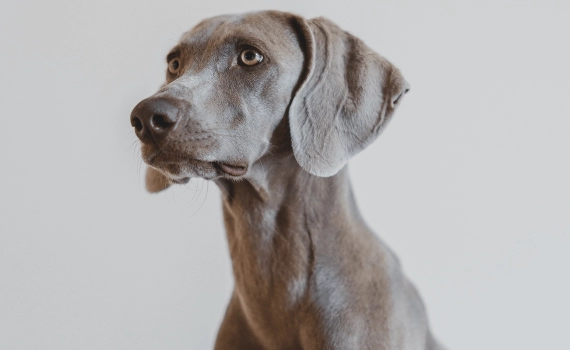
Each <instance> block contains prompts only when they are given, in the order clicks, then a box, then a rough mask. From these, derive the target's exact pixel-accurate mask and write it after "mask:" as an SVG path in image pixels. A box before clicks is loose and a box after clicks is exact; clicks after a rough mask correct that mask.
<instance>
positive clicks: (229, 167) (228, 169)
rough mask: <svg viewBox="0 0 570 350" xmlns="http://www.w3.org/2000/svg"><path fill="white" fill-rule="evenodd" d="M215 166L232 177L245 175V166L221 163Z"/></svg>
mask: <svg viewBox="0 0 570 350" xmlns="http://www.w3.org/2000/svg"><path fill="white" fill-rule="evenodd" d="M217 165H218V168H219V169H220V170H221V171H223V172H224V173H226V174H229V175H232V176H242V175H244V174H245V173H247V166H246V165H238V164H229V163H222V162H218V163H217Z"/></svg>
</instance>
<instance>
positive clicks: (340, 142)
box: [289, 17, 409, 177]
mask: <svg viewBox="0 0 570 350" xmlns="http://www.w3.org/2000/svg"><path fill="white" fill-rule="evenodd" d="M293 22H294V27H295V29H296V30H297V32H298V33H299V34H300V38H299V39H300V42H301V45H302V46H303V50H304V55H305V63H304V64H305V66H304V71H303V74H302V77H301V81H300V83H299V88H298V90H297V92H296V94H295V96H294V98H293V101H292V102H291V106H290V109H289V127H290V129H291V142H292V147H293V153H294V155H295V158H296V159H297V162H298V163H299V164H300V165H301V167H302V168H303V169H305V170H306V171H307V172H309V173H311V174H313V175H316V176H323V177H326V176H332V175H334V174H336V173H337V172H338V171H339V170H340V169H341V168H342V167H343V166H344V165H345V164H346V162H347V161H348V159H349V158H351V157H352V156H354V155H355V154H357V153H358V152H360V151H361V150H363V149H364V148H365V147H366V146H368V144H370V143H371V142H372V141H374V140H375V139H376V137H378V135H380V133H381V131H382V130H383V129H384V127H385V126H386V123H387V122H388V121H389V119H390V117H391V116H392V114H393V113H394V110H395V108H396V107H397V105H398V104H399V103H400V101H401V99H402V96H403V95H404V94H405V93H406V92H408V90H409V85H408V83H407V82H406V81H405V80H404V78H403V76H402V74H401V73H400V71H399V70H398V69H397V68H396V67H394V66H393V65H392V64H391V63H390V62H388V60H386V59H385V58H383V57H381V56H380V55H378V54H377V53H375V52H374V51H372V50H371V49H370V48H369V47H368V46H366V45H365V44H364V43H363V42H362V41H361V40H359V39H358V38H356V37H354V36H352V35H350V34H349V33H347V32H345V31H343V30H342V29H340V28H339V27H338V26H337V25H336V24H334V23H332V22H331V21H329V20H327V19H324V18H316V19H312V20H305V19H303V18H300V17H295V19H294V21H293Z"/></svg>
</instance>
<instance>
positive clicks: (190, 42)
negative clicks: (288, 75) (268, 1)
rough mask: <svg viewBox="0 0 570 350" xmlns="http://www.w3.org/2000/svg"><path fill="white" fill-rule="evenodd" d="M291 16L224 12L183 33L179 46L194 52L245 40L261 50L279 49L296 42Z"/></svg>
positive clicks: (268, 13) (269, 12) (271, 12)
mask: <svg viewBox="0 0 570 350" xmlns="http://www.w3.org/2000/svg"><path fill="white" fill-rule="evenodd" d="M289 18H290V15H289V14H287V13H284V12H278V11H262V12H253V13H245V14H237V15H222V16H216V17H212V18H208V19H205V20H203V21H201V22H200V23H198V24H197V25H196V26H195V27H193V28H192V29H190V30H189V31H188V32H186V33H184V34H183V35H182V37H181V39H180V42H179V46H180V47H182V48H188V49H190V50H192V51H194V52H196V51H202V52H203V51H205V50H206V49H207V48H208V47H218V48H219V47H222V46H224V45H228V44H234V43H242V42H243V43H244V44H250V45H253V46H256V45H261V46H263V47H260V49H263V48H265V49H269V50H272V51H274V50H279V49H280V48H282V47H288V46H292V45H294V42H295V39H296V36H295V33H294V31H293V28H292V26H291V24H290V23H289Z"/></svg>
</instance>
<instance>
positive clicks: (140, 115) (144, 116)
mask: <svg viewBox="0 0 570 350" xmlns="http://www.w3.org/2000/svg"><path fill="white" fill-rule="evenodd" d="M178 112H179V109H178V107H177V106H176V105H175V104H174V103H173V102H172V101H170V100H169V99H166V98H163V97H162V98H161V97H149V98H147V99H145V100H142V101H141V102H140V103H139V104H138V105H136V106H135V108H134V109H133V111H132V113H131V125H132V126H133V127H134V128H135V134H136V135H137V137H138V138H139V139H140V140H141V141H142V142H143V143H151V142H153V141H154V142H160V141H161V140H162V139H164V138H165V137H166V136H167V135H168V133H170V132H171V131H172V130H174V128H175V127H176V125H177V123H178Z"/></svg>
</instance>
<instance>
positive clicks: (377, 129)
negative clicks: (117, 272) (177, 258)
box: [131, 11, 442, 350]
mask: <svg viewBox="0 0 570 350" xmlns="http://www.w3.org/2000/svg"><path fill="white" fill-rule="evenodd" d="M244 48H255V49H256V50H258V51H259V52H260V53H262V54H263V61H262V62H261V63H260V64H258V65H256V66H253V67H246V66H243V65H240V64H239V61H238V56H239V55H240V52H241V50H244ZM172 53H173V56H172V55H171V57H176V58H178V59H179V62H180V68H179V71H177V72H176V74H172V73H170V72H167V82H166V84H165V85H164V86H163V87H162V88H161V89H160V90H159V91H158V92H157V93H156V94H155V95H153V96H151V97H150V98H148V99H146V100H144V101H142V102H141V103H140V104H139V105H137V107H135V109H134V110H133V115H132V117H131V118H132V120H134V121H132V122H133V125H135V126H136V127H137V125H138V128H139V129H140V130H139V129H137V130H139V131H140V132H139V133H138V134H137V135H139V137H141V140H143V144H142V148H141V150H142V155H143V159H144V160H145V162H147V163H148V164H149V165H150V167H149V168H148V171H147V178H146V181H147V189H148V190H149V191H151V192H158V191H160V190H163V189H165V188H167V187H168V186H169V185H170V184H171V183H180V182H185V181H187V179H188V178H190V177H203V178H205V179H209V180H213V181H214V182H215V183H216V184H217V185H218V186H219V187H220V189H221V190H222V193H223V212H224V220H225V227H226V231H227V239H228V242H229V250H230V255H231V260H232V266H233V272H234V277H235V289H234V292H233V295H232V297H231V300H230V304H229V306H228V309H227V312H226V315H225V318H224V320H223V322H222V325H221V328H220V330H219V333H218V336H217V340H216V345H215V348H216V349H398V350H402V349H405V350H407V349H409V350H412V349H426V350H427V349H429V350H435V349H442V347H441V346H439V345H438V344H437V343H436V342H435V341H434V339H433V337H432V335H431V333H430V331H429V327H428V321H427V317H426V313H425V309H424V306H423V303H422V301H421V299H420V297H419V295H418V293H417V291H416V289H415V288H414V287H413V286H412V285H411V284H410V282H408V280H407V279H406V278H405V276H404V275H403V273H402V270H401V268H400V265H399V262H398V260H397V258H396V257H395V256H394V254H393V253H392V252H391V251H390V250H389V248H388V247H387V246H386V245H385V244H384V243H383V242H382V241H381V240H379V239H378V238H377V237H376V235H375V234H374V233H373V232H372V231H371V230H370V229H369V228H368V227H367V226H366V224H365V222H364V221H363V219H362V217H361V216H360V214H359V212H358V209H357V207H356V203H355V200H354V197H353V192H352V189H351V185H350V181H349V178H348V172H347V170H346V167H345V164H346V162H347V161H348V159H349V158H350V157H352V156H353V155H355V154H356V153H358V152H359V151H361V150H362V149H363V148H364V147H366V146H367V145H368V144H370V143H371V142H372V141H374V140H375V139H376V137H378V135H379V134H380V133H381V131H382V130H383V129H384V127H385V126H386V123H387V122H388V121H389V120H390V118H391V117H392V115H393V113H394V110H395V108H396V107H397V105H398V104H399V103H400V101H401V98H402V96H403V95H404V94H405V93H406V92H407V90H408V89H409V87H408V84H407V83H406V81H405V80H404V78H403V77H402V75H401V73H400V72H399V70H398V69H397V68H395V67H394V66H393V65H392V64H391V63H390V62H388V61H387V60H386V59H385V58H383V57H381V56H380V55H378V54H376V53H375V52H373V51H372V50H371V49H370V48H368V47H367V46H366V45H365V44H364V43H363V42H362V41H361V40H359V39H357V38H355V37H354V36H352V35H350V34H348V33H347V32H345V31H343V30H342V29H340V28H339V27H338V26H337V25H335V24H334V23H332V22H330V21H329V20H326V19H324V18H316V19H310V20H306V19H304V18H302V17H300V16H297V15H294V14H290V13H284V12H276V11H264V12H256V13H247V14H242V15H231V16H219V17H214V18H210V19H207V20H204V21H202V22H201V23H199V24H198V25H197V26H196V27H194V28H193V29H192V30H190V31H189V32H187V33H185V34H184V35H183V36H182V38H181V40H180V43H179V44H178V45H177V46H176V48H175V49H173V51H172ZM160 113H162V114H161V115H164V116H165V117H164V118H166V122H165V125H166V127H165V129H164V130H162V129H161V130H159V129H160V128H158V129H156V130H159V131H160V133H159V132H157V131H156V130H154V131H153V130H151V131H149V132H150V136H149V135H143V134H142V131H141V130H146V129H144V128H146V127H149V126H150V127H152V122H149V121H148V120H147V119H148V118H153V116H154V115H158V114H160ZM147 117H148V118H147ZM137 118H139V119H138V120H137ZM144 118H147V119H144ZM161 118H162V117H161ZM164 118H163V119H164ZM141 120H142V124H140V123H141V122H140V121H141ZM137 123H139V124H137ZM143 124H144V125H143ZM147 124H148V125H147ZM141 125H143V126H141ZM165 130H166V131H165ZM224 164H229V165H230V168H229V169H230V170H231V169H232V168H231V167H233V169H234V170H235V169H236V168H237V169H241V170H244V169H245V170H244V171H245V173H243V174H237V175H236V174H232V171H229V173H228V170H227V169H228V168H227V167H226V168H224V166H223V165H224ZM224 170H225V171H224Z"/></svg>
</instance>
